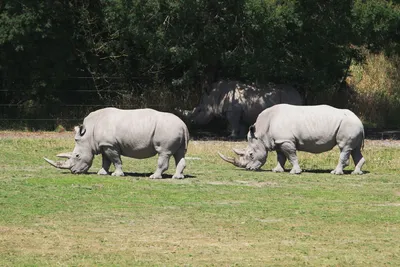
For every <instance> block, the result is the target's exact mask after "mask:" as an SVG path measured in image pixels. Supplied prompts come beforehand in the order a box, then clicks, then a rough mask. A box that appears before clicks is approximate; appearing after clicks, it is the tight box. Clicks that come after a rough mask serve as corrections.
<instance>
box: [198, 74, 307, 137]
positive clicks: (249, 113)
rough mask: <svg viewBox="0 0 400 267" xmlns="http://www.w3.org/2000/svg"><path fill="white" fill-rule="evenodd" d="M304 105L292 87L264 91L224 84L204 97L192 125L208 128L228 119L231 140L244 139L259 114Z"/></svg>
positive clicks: (261, 88)
mask: <svg viewBox="0 0 400 267" xmlns="http://www.w3.org/2000/svg"><path fill="white" fill-rule="evenodd" d="M280 103H288V104H293V105H301V104H302V103H303V100H302V98H301V96H300V94H299V93H298V92H297V90H296V89H294V88H293V87H292V86H289V85H283V84H272V83H269V84H267V85H266V86H263V87H256V86H253V85H246V84H243V83H239V82H237V81H220V82H218V83H214V84H213V85H212V90H211V92H210V93H209V94H204V95H203V96H202V98H201V100H200V104H199V105H198V106H197V107H196V108H194V110H193V112H192V114H191V122H192V123H193V124H195V125H196V124H197V125H205V124H207V123H209V122H210V121H211V120H212V119H213V118H214V117H222V118H225V119H227V121H228V123H229V125H230V128H231V135H230V136H231V137H244V136H245V135H246V133H247V129H248V127H249V126H250V125H251V124H253V123H254V122H255V121H256V119H257V116H258V114H260V113H261V111H263V110H264V109H266V108H268V107H271V106H273V105H275V104H280Z"/></svg>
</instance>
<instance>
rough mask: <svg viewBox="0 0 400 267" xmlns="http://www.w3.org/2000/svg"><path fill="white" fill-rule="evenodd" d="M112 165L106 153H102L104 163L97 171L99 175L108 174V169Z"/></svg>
mask: <svg viewBox="0 0 400 267" xmlns="http://www.w3.org/2000/svg"><path fill="white" fill-rule="evenodd" d="M110 166H111V160H110V159H109V158H108V157H107V155H106V154H105V153H102V164H101V167H102V168H101V169H100V170H99V171H98V172H97V174H99V175H108V170H109V169H110Z"/></svg>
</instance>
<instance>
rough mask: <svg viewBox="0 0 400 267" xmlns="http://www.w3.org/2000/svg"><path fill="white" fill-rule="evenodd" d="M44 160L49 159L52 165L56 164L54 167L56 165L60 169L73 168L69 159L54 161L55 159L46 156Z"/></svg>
mask: <svg viewBox="0 0 400 267" xmlns="http://www.w3.org/2000/svg"><path fill="white" fill-rule="evenodd" d="M44 160H45V161H47V162H48V163H49V164H50V165H52V166H54V167H56V168H58V169H71V167H72V166H71V164H70V163H68V161H64V162H60V161H57V162H54V161H52V160H50V159H47V158H44Z"/></svg>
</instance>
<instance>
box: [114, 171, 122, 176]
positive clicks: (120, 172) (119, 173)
mask: <svg viewBox="0 0 400 267" xmlns="http://www.w3.org/2000/svg"><path fill="white" fill-rule="evenodd" d="M111 175H112V176H125V174H124V173H123V172H122V171H115V172H113V173H112V174H111Z"/></svg>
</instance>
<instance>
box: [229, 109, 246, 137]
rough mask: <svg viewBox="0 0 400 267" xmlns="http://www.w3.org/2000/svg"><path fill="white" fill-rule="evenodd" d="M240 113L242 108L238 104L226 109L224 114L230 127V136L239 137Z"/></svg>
mask: <svg viewBox="0 0 400 267" xmlns="http://www.w3.org/2000/svg"><path fill="white" fill-rule="evenodd" d="M241 115H242V108H241V107H240V106H236V105H234V106H232V108H231V109H230V110H229V111H227V113H226V116H227V119H228V122H229V125H230V127H231V135H230V137H232V138H238V137H240V117H241Z"/></svg>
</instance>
